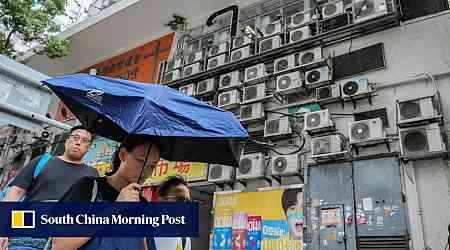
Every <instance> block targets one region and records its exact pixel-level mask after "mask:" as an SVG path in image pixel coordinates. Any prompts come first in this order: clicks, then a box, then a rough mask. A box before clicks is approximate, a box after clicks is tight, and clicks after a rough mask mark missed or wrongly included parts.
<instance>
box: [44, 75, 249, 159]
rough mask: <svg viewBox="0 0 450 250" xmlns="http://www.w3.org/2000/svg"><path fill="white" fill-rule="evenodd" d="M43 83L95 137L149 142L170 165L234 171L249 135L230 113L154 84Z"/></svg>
mask: <svg viewBox="0 0 450 250" xmlns="http://www.w3.org/2000/svg"><path fill="white" fill-rule="evenodd" d="M43 83H44V84H45V85H47V86H48V87H50V88H51V89H52V90H53V91H54V92H55V93H56V95H57V96H58V97H59V98H60V99H61V100H62V101H63V102H64V104H66V106H67V107H68V108H69V109H70V111H72V113H73V114H74V115H75V116H76V117H77V118H78V119H79V120H80V122H81V124H83V125H84V126H85V127H87V128H88V129H89V130H91V131H92V132H93V133H95V134H98V135H100V136H103V137H106V138H109V139H112V140H115V141H119V142H120V141H122V140H123V139H124V138H125V137H126V136H128V135H131V134H141V135H147V136H151V137H152V139H154V140H156V141H157V142H158V145H159V146H160V150H161V157H162V158H164V159H166V160H169V161H191V162H207V163H216V164H224V165H230V166H238V165H239V163H238V162H239V149H238V147H239V143H240V142H241V141H242V140H245V139H246V138H248V133H247V131H246V130H245V129H244V128H243V127H242V126H241V124H240V123H239V121H238V120H237V119H236V118H235V116H234V115H233V114H232V113H231V112H228V111H225V110H222V109H220V108H217V107H214V106H210V105H208V104H206V103H203V102H201V101H198V100H197V99H195V98H192V97H189V96H186V95H183V94H181V93H180V92H178V91H176V90H173V89H171V88H169V87H166V86H162V85H158V84H143V83H137V82H133V81H127V80H121V79H114V78H108V77H102V76H93V75H87V74H74V75H68V76H62V77H55V78H51V79H48V80H45V81H43Z"/></svg>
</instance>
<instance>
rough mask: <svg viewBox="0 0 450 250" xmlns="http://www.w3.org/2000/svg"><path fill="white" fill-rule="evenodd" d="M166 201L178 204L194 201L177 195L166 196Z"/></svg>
mask: <svg viewBox="0 0 450 250" xmlns="http://www.w3.org/2000/svg"><path fill="white" fill-rule="evenodd" d="M164 199H166V200H168V201H178V202H192V201H194V200H192V199H191V198H187V197H182V196H175V195H168V196H164Z"/></svg>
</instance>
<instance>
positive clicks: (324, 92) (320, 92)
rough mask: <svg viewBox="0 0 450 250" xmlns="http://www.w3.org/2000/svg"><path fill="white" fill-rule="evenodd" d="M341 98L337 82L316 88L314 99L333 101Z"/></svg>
mask: <svg viewBox="0 0 450 250" xmlns="http://www.w3.org/2000/svg"><path fill="white" fill-rule="evenodd" d="M339 98H341V88H340V86H339V84H333V85H328V86H325V87H320V88H317V89H316V100H317V101H318V102H327V101H333V100H337V99H339Z"/></svg>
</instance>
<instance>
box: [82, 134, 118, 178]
mask: <svg viewBox="0 0 450 250" xmlns="http://www.w3.org/2000/svg"><path fill="white" fill-rule="evenodd" d="M117 146H118V143H117V142H115V141H112V140H109V139H106V138H103V137H101V138H96V139H94V141H93V142H92V145H91V148H90V149H89V151H88V152H87V153H86V155H85V156H84V157H83V162H84V163H86V164H87V165H89V166H91V167H93V168H96V169H97V170H98V174H99V175H100V176H105V173H107V172H109V171H110V170H111V158H112V155H113V153H114V152H115V151H116V148H117Z"/></svg>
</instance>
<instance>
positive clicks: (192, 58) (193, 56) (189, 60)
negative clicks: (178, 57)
mask: <svg viewBox="0 0 450 250" xmlns="http://www.w3.org/2000/svg"><path fill="white" fill-rule="evenodd" d="M202 60H203V51H197V52H194V53H190V54H188V55H187V56H186V58H185V60H184V64H185V65H188V64H193V63H195V62H198V61H202Z"/></svg>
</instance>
